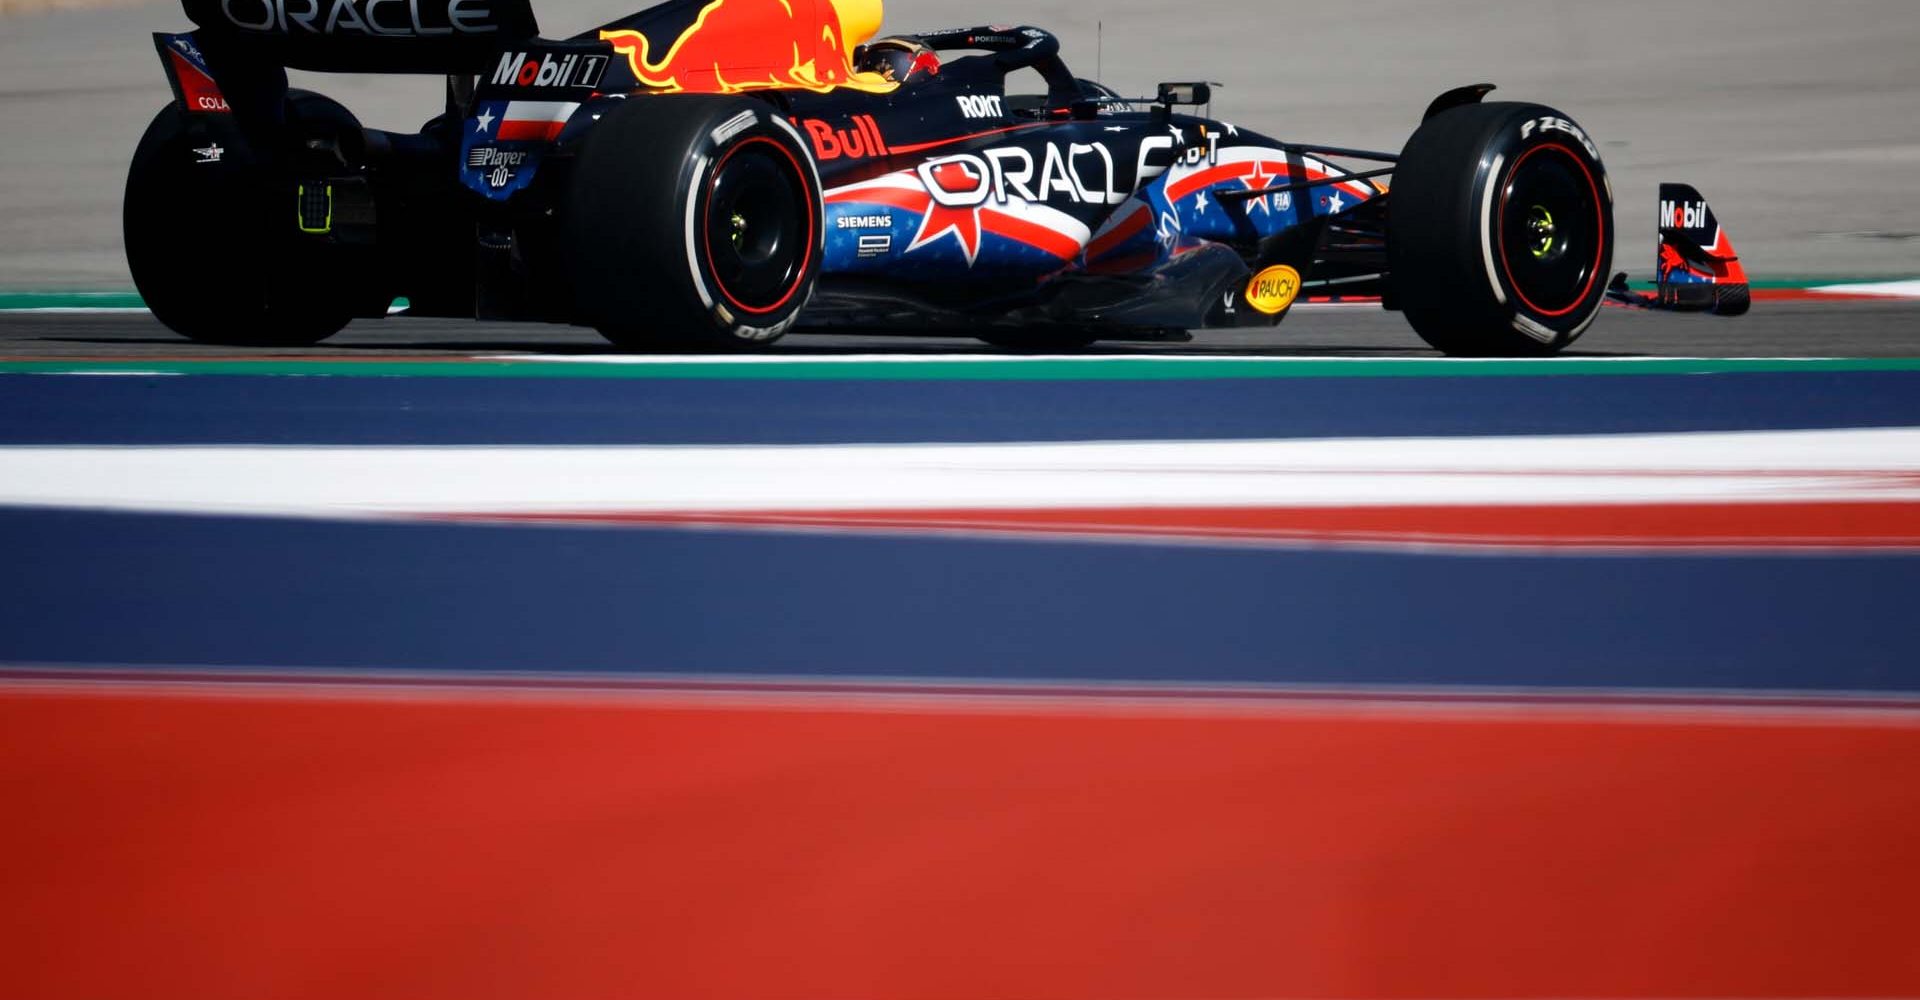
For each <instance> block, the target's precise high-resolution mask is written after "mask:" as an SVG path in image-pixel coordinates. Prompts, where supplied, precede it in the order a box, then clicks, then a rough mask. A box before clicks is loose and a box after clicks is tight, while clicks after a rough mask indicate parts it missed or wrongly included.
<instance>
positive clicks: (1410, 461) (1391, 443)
mask: <svg viewBox="0 0 1920 1000" xmlns="http://www.w3.org/2000/svg"><path fill="white" fill-rule="evenodd" d="M1823 501H1824V502H1832V501H1874V502H1880V503H1916V502H1920V428H1899V429H1891V430H1838V431H1794V432H1759V433H1738V434H1655V435H1620V436H1596V437H1523V438H1448V439H1356V440H1331V441H1324V440H1323V441H1314V440H1306V441H1295V440H1287V441H1196V442H1182V441H1164V442H1160V441H1156V442H1112V443H1085V444H1034V445H1006V444H995V445H888V446H845V445H833V446H812V447H767V446H751V447H706V446H701V447H658V446H653V447H571V448H564V447H563V448H556V447H511V448H500V447H412V448H408V447H374V448H364V447H16V448H0V505H9V506H40V507H70V508H88V509H111V510H139V511H177V512H207V513H226V514H272V515H291V516H311V517H328V518H363V517H393V516H408V515H421V514H508V513H566V514H589V513H604V512H633V513H643V512H685V511H702V512H725V511H769V510H780V511H794V512H801V511H861V510H992V509H1034V508H1063V507H1088V508H1108V509H1111V508H1127V507H1254V506H1259V507H1363V506H1364V507H1383V508H1385V507H1398V506H1407V505H1473V506H1524V505H1556V504H1623V503H1716V504H1725V503H1752V502H1823Z"/></svg>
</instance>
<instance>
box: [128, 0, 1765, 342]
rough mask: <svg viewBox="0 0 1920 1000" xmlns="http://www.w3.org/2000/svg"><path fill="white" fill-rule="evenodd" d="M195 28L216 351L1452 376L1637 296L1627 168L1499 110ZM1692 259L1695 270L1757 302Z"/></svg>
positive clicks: (170, 56) (178, 308)
mask: <svg viewBox="0 0 1920 1000" xmlns="http://www.w3.org/2000/svg"><path fill="white" fill-rule="evenodd" d="M184 2H185V8H186V12H187V14H188V16H189V17H190V18H191V19H192V20H193V21H194V22H195V23H196V24H197V25H199V28H198V30H195V31H193V32H191V33H187V34H173V35H168V34H162V35H156V36H155V41H156V45H157V46H158V49H159V52H160V56H161V60H162V62H163V63H164V65H165V67H166V70H167V73H168V76H169V78H170V80H171V82H172V85H173V91H174V97H175V100H174V102H173V103H172V104H170V105H168V106H167V107H166V108H164V109H162V110H161V112H160V113H159V115H158V116H156V117H155V118H154V120H153V123H152V125H151V126H150V127H149V128H148V130H147V133H146V136H145V137H144V138H143V139H142V140H141V143H140V146H139V148H138V150H137V151H136V152H135V154H134V159H133V165H132V168H131V171H130V175H129V178H128V182H127V193H126V206H125V226H126V245H127V256H128V261H129V264H130V265H131V268H132V272H133V276H134V280H135V282H136V284H137V286H138V288H139V290H140V293H141V295H142V296H143V297H144V298H145V299H146V301H147V303H148V305H149V306H150V308H151V309H152V310H153V313H154V315H155V316H157V317H158V318H159V319H160V320H161V321H162V322H164V323H165V324H166V325H168V326H169V327H171V328H173V329H174V330H176V331H178V332H180V333H182V334H184V335H186V336H188V337H191V338H193V339H196V340H202V341H208V342H214V343H225V344H254V345H289V344H310V343H314V342H317V341H320V340H322V339H324V338H326V337H328V336H330V335H332V334H333V333H335V332H337V331H338V330H339V329H341V328H342V327H343V326H344V325H345V324H346V323H347V322H348V321H350V320H351V319H353V318H355V317H375V316H384V315H386V314H387V313H388V311H389V306H390V305H391V304H392V303H393V302H394V301H395V299H396V298H402V297H403V298H405V299H406V301H407V303H408V311H409V313H410V314H412V315H422V316H456V317H468V318H475V317H477V318H482V319H510V320H529V321H544V322H555V323H574V324H581V325H586V326H591V327H593V328H595V329H597V330H599V331H600V332H601V333H602V334H603V335H605V336H606V337H607V339H609V340H611V341H612V342H613V343H615V344H617V345H620V346H621V347H624V348H629V349H634V350H663V349H674V350H701V351H726V350H737V349H747V348H752V347H756V346H761V345H765V344H768V343H771V342H772V341H774V340H775V339H777V338H779V337H780V336H782V335H783V334H785V333H787V332H789V331H792V330H803V331H836V332H853V331H875V332H887V333H907V332H920V333H934V334H947V335H954V334H960V335H965V336H974V337H979V338H980V339H983V340H986V341H988V342H990V343H994V344H999V345H1003V346H1008V347H1014V348H1048V349H1051V348H1065V347H1074V346H1083V345H1086V344H1089V343H1092V342H1094V341H1096V340H1103V339H1178V338H1184V337H1185V336H1186V333H1185V331H1187V330H1191V329H1196V328H1208V327H1264V326H1273V325H1276V324H1278V323H1279V322H1280V321H1281V319H1282V318H1283V317H1284V316H1285V315H1286V314H1287V312H1288V310H1289V308H1290V307H1291V306H1292V305H1293V303H1294V301H1295V299H1296V298H1297V297H1299V296H1301V295H1302V294H1307V293H1313V294H1325V293H1329V292H1333V293H1339V294H1343V295H1350V296H1367V295H1373V296H1379V297H1381V299H1382V300H1383V301H1384V303H1385V304H1386V306H1387V308H1390V309H1398V310H1401V311H1402V312H1404V314H1405V315H1406V317H1407V319H1408V320H1409V321H1411V323H1412V324H1413V327H1414V329H1415V330H1416V331H1418V332H1419V334H1420V336H1422V337H1423V338H1425V339H1426V340H1427V341H1428V342H1429V343H1430V344H1432V345H1433V346H1435V347H1437V348H1439V349H1440V350H1442V351H1445V352H1447V353H1449V354H1459V355H1540V354H1550V353H1553V352H1557V351H1559V350H1561V349H1562V348H1565V347H1566V346H1567V345H1568V344H1569V343H1571V342H1572V341H1573V340H1574V339H1575V338H1577V337H1578V336H1580V334H1581V333H1582V332H1584V331H1585V330H1586V328H1587V327H1588V325H1589V324H1590V323H1592V321H1593V319H1594V317H1595V315H1596V314H1597V312H1598V310H1599V309H1600V306H1601V303H1602V300H1603V299H1604V298H1605V297H1606V296H1607V293H1608V289H1609V285H1608V281H1607V276H1608V271H1609V267H1610V266H1611V262H1612V259H1613V243H1614V223H1613V192H1612V188H1611V185H1610V183H1609V181H1608V179H1607V175H1606V172H1605V170H1604V168H1603V167H1602V165H1601V162H1600V155H1599V151H1598V149H1597V148H1596V146H1595V145H1594V143H1593V141H1592V140H1591V139H1590V138H1589V137H1588V135H1587V133H1586V132H1585V131H1584V130H1582V129H1581V128H1580V126H1579V125H1577V124H1575V123H1574V122H1573V120H1572V119H1570V118H1568V117H1567V116H1566V115H1564V114H1561V113H1560V112H1558V111H1555V110H1553V109H1551V108H1546V107H1541V106H1539V105H1533V104H1507V103H1484V102H1483V100H1482V99H1483V98H1484V97H1485V96H1486V94H1487V93H1488V92H1489V91H1491V90H1492V89H1493V88H1492V87H1491V86H1490V85H1479V86H1473V87H1466V88H1462V89H1459V90H1455V91H1452V92H1450V93H1447V94H1444V95H1442V96H1441V97H1440V98H1439V99H1437V100H1435V101H1434V102H1433V103H1432V105H1431V107H1429V108H1428V109H1427V113H1426V118H1425V121H1424V123H1423V124H1422V125H1421V126H1420V128H1419V130H1418V131H1417V132H1416V133H1415V134H1414V136H1413V138H1412V139H1411V140H1410V141H1409V142H1408V143H1407V146H1406V148H1405V149H1404V150H1403V151H1402V152H1400V153H1398V154H1395V153H1385V152H1369V151H1366V150H1356V149H1343V148H1339V147H1334V146H1325V145H1315V144H1302V143H1291V142H1281V141H1279V140H1276V139H1271V138H1268V137H1266V136H1262V135H1258V134H1256V133H1254V132H1253V131H1251V130H1248V129H1244V128H1239V127H1237V126H1235V125H1233V124H1232V123H1229V122H1224V121H1216V120H1213V119H1211V118H1208V117H1200V116H1196V115H1191V114H1186V113H1182V112H1181V111H1179V110H1177V109H1181V108H1193V107H1198V106H1200V105H1206V104H1209V103H1210V101H1211V88H1210V86H1209V85H1207V84H1204V83H1185V84H1163V85H1162V86H1161V87H1160V88H1159V93H1158V94H1157V95H1155V96H1154V97H1152V98H1139V99H1128V98H1124V97H1122V96H1121V95H1119V94H1117V93H1115V92H1114V91H1112V90H1110V89H1108V88H1106V87H1104V86H1102V85H1100V84H1098V83H1095V82H1093V81H1089V80H1085V79H1081V78H1078V77H1076V76H1075V75H1074V74H1073V72H1071V71H1070V70H1069V69H1068V68H1067V66H1066V64H1065V63H1064V62H1063V61H1062V60H1061V58H1060V54H1059V53H1060V46H1059V42H1058V41H1057V40H1056V39H1055V38H1054V37H1053V36H1052V35H1050V34H1048V33H1047V32H1045V31H1042V30H1039V29H1037V28H1029V27H981V28H972V29H964V30H953V31H934V32H927V33H923V34H917V35H902V36H893V37H886V38H876V37H875V36H876V35H877V33H878V29H879V24H880V4H879V0H670V2H667V3H663V4H661V5H659V6H656V7H652V8H650V9H648V10H645V11H642V12H640V13H637V14H634V15H632V16H630V17H626V18H623V19H621V20H618V21H615V22H613V23H611V24H609V25H607V26H605V27H603V28H600V29H598V30H595V31H592V32H588V33H586V34H584V35H582V36H580V37H577V38H574V39H570V40H566V41H551V40H545V39H542V38H540V37H539V36H538V32H537V28H536V25H535V22H534V17H533V13H532V11H531V9H530V8H529V7H528V6H527V0H184ZM960 53H967V54H960ZM287 67H294V68H302V69H313V70H331V71H352V72H405V73H433V74H444V75H446V78H447V101H446V109H445V111H444V113H442V114H441V115H439V116H438V117H436V118H434V119H433V120H432V121H429V122H428V123H427V124H426V125H425V126H424V127H423V128H422V129H421V131H420V132H418V133H416V134H408V135H401V134H394V133H388V132H382V131H377V130H372V129H366V128H363V127H361V125H360V124H359V122H358V121H357V120H356V119H355V118H354V116H353V115H352V114H351V113H350V112H348V111H347V110H346V109H345V108H343V107H341V106H340V105H339V104H337V103H335V102H334V101H331V100H329V99H327V98H325V97H322V96H320V95H318V94H313V93H309V92H305V91H299V90H290V89H289V88H288V85H287V78H286V72H285V70H286V68H287ZM1022 78H1028V79H1031V81H1032V87H1031V88H1030V90H1031V91H1032V92H1030V93H1022V92H1021V89H1020V88H1021V86H1022ZM1355 161H1357V162H1362V163H1371V164H1379V166H1377V167H1371V168H1368V169H1352V168H1349V167H1346V166H1341V165H1338V164H1340V163H1342V162H1355ZM1389 175H1391V176H1392V178H1393V188H1392V191H1391V193H1389V190H1388V187H1387V185H1386V184H1385V183H1384V182H1383V178H1385V177H1387V176H1389ZM1695 197H1696V198H1697V196H1695ZM1692 210H1693V206H1692V205H1691V204H1689V205H1687V206H1686V207H1685V209H1684V210H1683V211H1692ZM1698 210H1699V213H1700V221H1701V223H1702V225H1705V223H1706V218H1707V216H1706V208H1705V203H1704V202H1700V204H1699V206H1698ZM1676 219H1679V217H1678V216H1676ZM1680 221H1685V220H1680ZM1667 228H1668V227H1666V226H1665V220H1664V219H1663V233H1665V232H1667ZM1674 231H1675V232H1680V230H1679V229H1674ZM1687 231H1688V232H1693V230H1687ZM1696 235H1697V234H1696ZM1703 238H1704V237H1703ZM1714 240H1715V245H1716V246H1717V241H1718V237H1717V235H1716V236H1715V237H1714ZM1691 250H1692V251H1693V252H1692V253H1690V254H1689V255H1688V256H1687V259H1686V260H1683V261H1682V262H1681V263H1683V264H1687V265H1688V266H1687V267H1686V268H1684V269H1682V270H1676V271H1674V272H1673V273H1675V274H1682V273H1684V274H1686V275H1692V276H1693V277H1694V280H1695V282H1696V283H1699V282H1705V283H1706V284H1707V285H1709V286H1713V285H1715V284H1720V285H1733V284H1740V285H1741V290H1742V292H1743V293H1744V275H1739V276H1738V281H1737V282H1736V281H1735V277H1734V276H1735V270H1737V264H1732V263H1731V261H1730V259H1721V258H1720V257H1717V256H1716V251H1715V250H1712V249H1709V248H1708V247H1707V246H1704V245H1700V244H1698V243H1697V241H1696V242H1694V243H1693V244H1691ZM1730 266H1731V267H1732V268H1734V269H1735V270H1729V267H1730ZM1666 273H1667V271H1665V270H1663V271H1662V274H1663V276H1664V275H1665V274H1666ZM1662 288H1663V292H1662V294H1661V295H1659V296H1656V297H1655V299H1654V300H1652V304H1656V305H1668V306H1679V305H1691V306H1695V307H1706V308H1715V307H1718V306H1720V305H1722V304H1725V305H1727V306H1728V310H1729V311H1730V310H1731V303H1732V301H1733V299H1732V295H1731V292H1729V291H1722V292H1719V293H1716V294H1713V295H1710V296H1708V297H1707V298H1702V297H1701V296H1699V295H1698V294H1691V293H1690V294H1689V296H1688V297H1686V299H1685V302H1682V301H1681V296H1679V295H1677V294H1676V295H1672V296H1668V295H1666V293H1665V288H1666V285H1665V283H1664V282H1663V284H1662ZM1622 294H1627V293H1624V292H1623V293H1622ZM1742 298H1744V295H1742Z"/></svg>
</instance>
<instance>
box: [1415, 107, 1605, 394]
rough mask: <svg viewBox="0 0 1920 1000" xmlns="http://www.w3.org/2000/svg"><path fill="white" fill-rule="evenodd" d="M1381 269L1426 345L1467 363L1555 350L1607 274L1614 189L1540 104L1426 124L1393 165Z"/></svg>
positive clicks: (1573, 132) (1599, 295)
mask: <svg viewBox="0 0 1920 1000" xmlns="http://www.w3.org/2000/svg"><path fill="white" fill-rule="evenodd" d="M1391 197H1392V207H1391V213H1392V214H1391V223H1390V225H1389V235H1388V248H1387V249H1388V263H1389V267H1390V268H1391V272H1392V277H1391V280H1392V282H1393V290H1394V296H1395V298H1396V299H1397V301H1398V303H1399V305H1400V307H1401V309H1402V310H1403V311H1404V312H1405V314H1406V317H1407V320H1408V321H1409V322H1410V323H1412V324H1413V328H1414V330H1415V331H1416V332H1417V333H1419V334H1420V336H1421V338H1422V339H1424V340H1426V342H1427V343H1429V344H1431V345H1433V346H1434V347H1435V348H1437V349H1439V350H1440V351H1443V352H1445V353H1447V354H1451V355H1459V356H1467V357H1489V356H1494V357H1498V356H1522V357H1524V356H1543V355H1551V354H1556V353H1558V352H1560V351H1562V350H1564V349H1566V347H1567V346H1568V345H1569V344H1571V343H1573V342H1574V341H1575V340H1576V339H1578V338H1579V337H1580V335H1581V334H1583V333H1585V332H1586V331H1587V328H1588V327H1589V326H1591V325H1592V323H1593V320H1594V318H1595V317H1596V316H1597V315H1598V314H1599V312H1600V308H1601V304H1602V303H1603V302H1604V300H1605V298H1606V286H1607V276H1608V274H1609V269H1610V268H1611V267H1612V266H1613V247H1614V222H1613V188H1612V184H1611V182H1610V181H1609V180H1608V179H1607V174H1606V168H1605V167H1604V166H1603V165H1602V164H1601V162H1600V154H1599V149H1598V148H1597V147H1596V146H1595V144H1594V142H1593V140H1592V139H1591V138H1590V137H1589V136H1588V134H1587V132H1586V131H1585V130H1584V129H1582V128H1581V127H1580V126H1579V125H1578V124H1576V123H1575V122H1574V121H1573V120H1572V119H1570V118H1568V117H1567V116H1565V115H1563V114H1561V113H1560V112H1558V111H1555V110H1554V109H1552V108H1548V107H1542V106H1540V105H1537V104H1513V103H1496V104H1473V105H1467V106H1464V107H1457V108H1453V109H1452V110H1449V111H1445V112H1442V113H1440V114H1438V115H1435V116H1434V117H1433V118H1432V119H1430V120H1428V121H1427V122H1426V123H1425V124H1423V125H1422V126H1421V127H1420V130H1419V131H1418V132H1415V133H1414V135H1413V138H1412V139H1410V140H1408V142H1407V146H1406V150H1405V151H1404V153H1403V154H1402V157H1401V160H1400V163H1399V164H1398V166H1397V167H1396V169H1395V173H1394V184H1393V193H1392V196H1391Z"/></svg>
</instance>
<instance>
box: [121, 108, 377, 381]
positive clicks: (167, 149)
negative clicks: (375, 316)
mask: <svg viewBox="0 0 1920 1000" xmlns="http://www.w3.org/2000/svg"><path fill="white" fill-rule="evenodd" d="M321 100H324V99H321ZM328 103H331V102H328ZM341 114H345V111H344V109H342V110H341ZM188 125H189V123H188V116H187V114H186V113H185V112H183V111H181V110H180V108H179V106H178V105H176V104H169V105H167V106H166V107H164V108H162V109H160V113H159V114H157V115H155V116H154V118H153V121H152V123H150V124H149V125H148V126H147V131H146V134H145V135H143V136H141V138H140V145H139V146H138V147H137V148H135V150H134V153H133V163H132V165H131V166H130V167H129V168H128V170H127V190H126V201H125V202H124V204H123V205H122V214H121V223H122V227H123V229H122V232H123V236H124V238H125V240H126V248H127V267H128V270H130V271H131V272H132V274H133V284H134V287H135V288H136V289H137V290H138V291H139V292H140V297H141V299H143V300H144V301H145V302H146V304H147V308H148V309H149V310H151V311H152V312H153V315H154V318H155V319H158V320H159V321H160V322H161V323H163V324H165V325H166V326H167V327H168V328H169V329H171V330H173V331H174V332H175V333H178V334H180V335H182V336H184V337H187V338H188V339H190V340H197V341H200V342H202V343H207V344H225V345H234V346H247V347H304V346H308V345H311V344H317V343H319V342H320V341H322V340H325V339H327V338H328V337H331V336H333V335H334V334H336V333H338V332H340V330H341V329H342V328H343V327H345V326H346V325H347V323H348V321H350V320H351V319H352V316H353V311H352V309H351V308H350V307H349V306H348V305H347V304H346V301H345V297H344V296H342V295H341V294H340V292H339V289H338V287H337V282H336V281H333V280H330V277H329V275H328V274H327V273H326V271H325V269H324V268H322V267H319V266H318V265H317V264H316V265H314V266H303V262H304V261H305V258H304V257H303V256H302V255H297V254H294V253H293V252H292V249H293V248H292V247H291V245H290V242H291V241H290V240H287V239H285V238H284V237H283V236H282V235H281V234H280V233H279V232H278V230H276V229H275V228H274V227H273V225H272V223H273V222H274V221H275V220H278V221H280V222H283V223H284V222H285V220H286V218H287V217H289V216H291V215H292V214H293V212H292V207H291V205H290V204H284V205H281V206H279V207H281V208H282V209H284V210H283V211H281V212H279V213H274V212H272V211H271V210H270V209H271V207H272V206H270V205H269V204H268V202H269V193H270V192H269V189H268V185H266V184H264V183H262V181H261V178H260V177H259V175H258V172H257V170H255V169H251V168H249V167H247V166H246V165H245V164H243V163H236V162H234V160H235V159H236V157H235V156H234V155H233V154H235V153H237V150H235V149H233V148H232V141H231V140H229V141H228V143H227V144H226V146H227V148H224V149H222V150H221V153H222V154H224V155H220V156H203V155H201V154H199V153H197V152H196V151H195V147H196V145H198V142H197V141H196V140H195V139H194V138H192V137H191V136H190V134H189V128H188ZM207 141H209V142H211V144H212V145H214V146H218V145H220V143H219V142H218V141H217V140H207ZM202 148H209V147H202ZM286 201H287V202H289V203H290V202H291V201H292V198H290V197H289V198H287V199H286ZM309 263H310V262H309Z"/></svg>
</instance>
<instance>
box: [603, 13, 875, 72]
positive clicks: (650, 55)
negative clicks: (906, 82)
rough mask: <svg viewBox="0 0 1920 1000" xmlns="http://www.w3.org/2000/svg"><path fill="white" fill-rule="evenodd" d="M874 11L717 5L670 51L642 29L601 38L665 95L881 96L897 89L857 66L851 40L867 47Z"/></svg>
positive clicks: (611, 32)
mask: <svg viewBox="0 0 1920 1000" xmlns="http://www.w3.org/2000/svg"><path fill="white" fill-rule="evenodd" d="M869 6H871V4H868V3H865V2H863V0H712V2H711V3H709V4H707V5H706V6H705V7H703V8H701V10H700V14H699V16H698V17H697V18H696V19H695V20H694V23H693V25H692V27H689V28H688V29H687V30H686V31H685V32H683V33H682V34H681V35H680V37H679V38H677V39H675V40H674V41H673V42H672V44H670V45H668V46H667V47H666V51H665V52H658V51H656V47H655V45H654V41H653V40H651V39H649V38H648V37H647V36H646V35H645V34H643V33H641V32H639V31H633V30H627V29H621V30H613V31H602V32H601V33H600V38H601V39H602V40H603V41H606V42H608V43H610V44H612V46H613V49H614V51H615V52H617V53H620V54H621V55H624V56H626V58H627V62H628V64H629V65H630V66H631V67H632V69H633V75H634V78H635V79H636V80H638V81H640V83H641V84H643V85H645V86H648V87H653V88H656V89H659V90H666V91H685V92H691V93H705V94H735V93H739V92H741V91H746V90H763V89H772V88H796V89H803V90H812V91H818V92H825V91H829V90H833V89H835V88H837V87H853V88H856V89H860V90H870V91H881V92H883V91H888V90H892V89H893V88H894V87H896V86H898V85H897V84H895V83H892V82H890V81H887V80H886V79H884V78H882V77H880V76H878V75H877V74H871V73H857V72H855V71H854V68H853V44H854V43H853V42H850V41H849V36H850V35H851V36H852V37H853V38H854V39H856V40H859V41H864V40H865V38H866V37H869V36H871V34H872V30H873V28H875V27H877V26H878V18H877V17H876V16H871V14H870V12H869V11H868V10H867V8H868V7H869ZM842 7H845V8H848V9H846V10H842V9H841V8H842ZM869 22H871V25H869Z"/></svg>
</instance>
